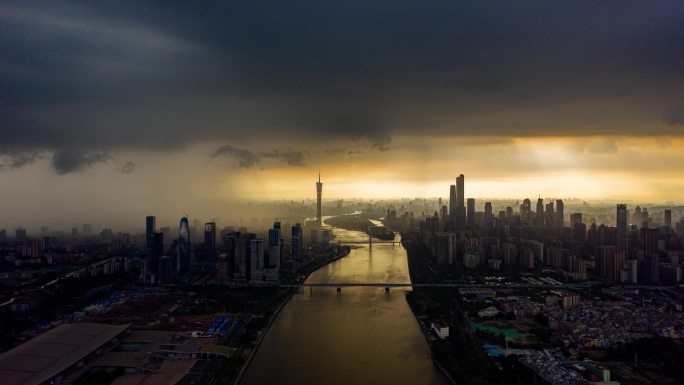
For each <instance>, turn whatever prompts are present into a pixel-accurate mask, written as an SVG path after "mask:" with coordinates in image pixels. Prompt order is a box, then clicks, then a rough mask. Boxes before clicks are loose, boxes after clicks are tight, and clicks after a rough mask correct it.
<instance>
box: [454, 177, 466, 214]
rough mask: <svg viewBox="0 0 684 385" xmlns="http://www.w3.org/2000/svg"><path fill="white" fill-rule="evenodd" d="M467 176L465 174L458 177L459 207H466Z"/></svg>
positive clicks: (457, 196)
mask: <svg viewBox="0 0 684 385" xmlns="http://www.w3.org/2000/svg"><path fill="white" fill-rule="evenodd" d="M464 182H465V177H464V176H463V174H461V175H459V176H458V177H457V178H456V202H457V207H465V188H464Z"/></svg>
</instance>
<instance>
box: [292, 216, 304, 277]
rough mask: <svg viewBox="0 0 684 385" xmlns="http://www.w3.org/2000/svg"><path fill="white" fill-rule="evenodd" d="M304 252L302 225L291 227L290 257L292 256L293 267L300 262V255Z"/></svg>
mask: <svg viewBox="0 0 684 385" xmlns="http://www.w3.org/2000/svg"><path fill="white" fill-rule="evenodd" d="M303 250H304V232H303V231H302V225H301V224H299V223H297V224H296V225H294V226H292V242H291V250H290V255H291V256H292V264H293V267H295V263H297V262H301V261H302V253H303Z"/></svg>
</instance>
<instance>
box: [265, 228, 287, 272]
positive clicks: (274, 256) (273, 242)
mask: <svg viewBox="0 0 684 385" xmlns="http://www.w3.org/2000/svg"><path fill="white" fill-rule="evenodd" d="M282 248H283V240H282V239H281V236H280V222H274V223H273V228H272V229H270V230H268V265H267V266H268V268H270V269H280V256H281V254H282Z"/></svg>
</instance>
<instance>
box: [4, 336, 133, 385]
mask: <svg viewBox="0 0 684 385" xmlns="http://www.w3.org/2000/svg"><path fill="white" fill-rule="evenodd" d="M129 326H130V325H105V324H95V323H73V324H66V325H60V326H57V327H56V328H54V329H52V330H49V331H47V332H45V333H43V334H41V335H39V336H38V337H35V338H33V339H31V340H29V341H27V342H25V343H23V344H21V345H19V346H17V347H15V348H13V349H11V350H9V351H7V352H5V353H3V354H1V355H0V378H2V383H3V384H5V385H38V384H41V383H43V382H45V381H47V380H49V379H51V378H53V377H54V376H56V375H58V374H59V373H61V372H63V371H64V370H66V369H68V368H69V367H71V366H72V365H74V364H75V363H77V362H78V361H80V360H82V359H83V358H85V357H86V356H87V355H88V354H90V353H92V352H93V351H95V350H97V349H98V348H99V347H101V346H102V345H104V344H106V343H107V342H108V341H110V340H112V339H113V338H115V337H116V336H118V335H119V334H121V333H123V332H124V331H125V330H126V329H127V328H128V327H129Z"/></svg>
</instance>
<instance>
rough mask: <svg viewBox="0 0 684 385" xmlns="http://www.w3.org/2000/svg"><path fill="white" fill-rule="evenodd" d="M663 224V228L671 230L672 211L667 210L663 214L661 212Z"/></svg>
mask: <svg viewBox="0 0 684 385" xmlns="http://www.w3.org/2000/svg"><path fill="white" fill-rule="evenodd" d="M663 222H664V223H663V224H664V225H665V227H667V228H668V229H669V228H672V210H670V209H667V210H665V212H663Z"/></svg>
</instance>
